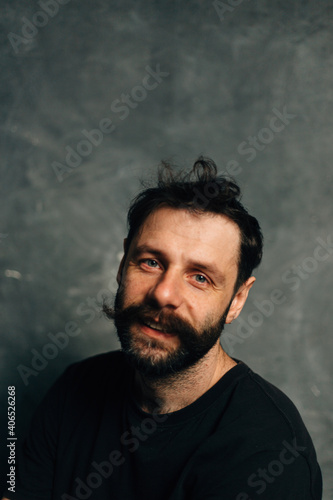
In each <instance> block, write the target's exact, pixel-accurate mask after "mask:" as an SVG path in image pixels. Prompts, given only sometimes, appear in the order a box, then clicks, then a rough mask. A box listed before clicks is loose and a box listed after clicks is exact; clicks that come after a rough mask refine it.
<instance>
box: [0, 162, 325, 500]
mask: <svg viewBox="0 0 333 500" xmlns="http://www.w3.org/2000/svg"><path fill="white" fill-rule="evenodd" d="M216 172H217V169H216V166H215V164H214V163H213V162H212V161H211V160H207V159H204V158H202V157H200V158H199V159H198V160H197V162H196V163H195V165H194V167H193V170H192V172H191V173H190V174H188V175H184V176H181V174H178V175H176V174H173V173H172V170H171V169H170V168H168V167H166V166H165V169H164V171H162V173H161V174H160V177H159V182H158V185H157V186H156V187H155V188H150V189H146V190H145V191H143V192H142V193H141V194H140V195H139V196H138V197H137V198H136V199H135V200H134V202H133V204H132V206H131V208H130V211H129V214H128V222H129V232H128V236H127V238H126V239H125V241H124V257H123V259H122V261H121V264H120V267H119V272H118V277H117V281H118V284H119V289H118V292H117V296H116V299H115V304H114V307H113V308H111V307H108V306H106V305H105V306H104V311H105V312H106V314H107V315H108V316H109V317H111V318H113V319H114V321H115V325H116V328H117V333H118V336H119V339H120V342H121V346H122V350H121V351H116V352H111V353H106V354H102V355H99V356H95V357H93V358H90V359H88V360H85V361H82V362H80V363H77V364H75V365H73V366H71V367H70V368H69V369H68V370H67V371H66V372H65V374H64V375H63V376H62V377H61V378H60V379H59V380H58V382H57V383H56V384H55V385H54V387H53V388H52V389H51V391H50V392H49V394H48V395H47V396H46V398H45V400H44V402H43V404H42V405H41V406H40V408H39V409H38V411H37V414H36V416H35V418H34V420H33V423H32V427H31V431H30V434H29V436H28V438H27V441H26V443H25V446H24V450H23V454H22V459H21V464H20V475H19V478H18V485H17V491H16V493H15V494H11V493H10V492H7V493H6V496H8V498H10V499H11V500H15V499H17V500H39V499H40V500H44V499H45V500H46V499H52V500H53V499H54V500H55V499H57V500H59V499H61V500H73V499H77V500H84V499H88V498H92V499H103V500H104V499H111V498H112V499H133V500H134V499H135V500H140V499H144V500H153V499H154V500H155V499H158V500H213V499H214V500H250V499H252V500H253V499H262V500H264V499H266V500H268V499H269V500H288V499H289V500H320V499H321V489H322V486H321V473H320V469H319V466H318V464H317V460H316V454H315V450H314V448H313V444H312V441H311V438H310V436H309V434H308V432H307V430H306V428H305V426H304V424H303V422H302V420H301V417H300V415H299V413H298V411H297V410H296V408H295V406H294V405H293V403H292V402H291V401H290V400H289V399H288V398H287V397H286V396H285V395H284V394H283V393H281V392H280V391H279V390H278V389H277V388H275V387H274V386H272V385H271V384H269V383H268V382H266V381H265V380H263V379H262V378H261V377H260V376H258V375H256V374H254V373H253V372H252V371H251V370H250V368H248V367H247V366H246V365H245V364H244V363H242V362H241V361H237V360H235V359H232V358H230V357H229V356H228V355H227V354H226V353H225V352H224V351H223V349H222V347H221V345H220V342H219V338H220V334H221V331H222V329H223V326H224V324H225V323H231V322H232V321H233V320H234V319H235V318H237V316H238V315H239V314H240V312H241V310H242V308H243V306H244V303H245V301H246V299H247V296H248V293H249V291H250V288H251V287H252V285H253V283H254V281H255V278H254V277H253V276H252V271H253V269H254V268H256V267H257V266H258V265H259V263H260V260H261V256H262V235H261V232H260V227H259V224H258V222H257V220H256V219H255V218H254V217H252V216H251V215H249V214H248V212H247V211H246V210H245V209H244V207H243V206H242V205H241V203H240V202H239V197H240V190H239V188H238V186H237V185H236V184H235V183H234V182H231V181H229V180H227V179H225V178H223V177H218V176H217V173H216Z"/></svg>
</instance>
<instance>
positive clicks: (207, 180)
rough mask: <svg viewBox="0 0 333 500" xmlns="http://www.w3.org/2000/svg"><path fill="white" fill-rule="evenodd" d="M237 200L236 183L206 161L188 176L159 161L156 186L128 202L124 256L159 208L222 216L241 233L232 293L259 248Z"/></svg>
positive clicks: (254, 227)
mask: <svg viewBox="0 0 333 500" xmlns="http://www.w3.org/2000/svg"><path fill="white" fill-rule="evenodd" d="M240 198H241V191H240V188H239V186H238V185H237V184H236V182H235V181H234V180H231V179H229V178H227V177H225V176H222V175H217V167H216V165H215V163H214V162H213V160H211V159H209V158H204V157H203V156H200V157H199V158H198V159H197V160H196V162H195V163H194V165H193V167H192V170H191V171H190V172H188V173H183V172H179V171H178V172H177V171H175V169H174V168H173V167H172V166H171V165H170V164H169V163H166V162H162V164H161V167H160V168H159V171H158V182H157V185H156V186H155V187H149V188H146V189H144V190H143V191H142V192H140V193H139V194H138V195H137V196H136V197H135V198H134V200H133V201H132V203H131V206H130V209H129V211H128V216H127V222H128V236H127V242H126V247H125V254H127V251H128V249H129V246H130V244H131V241H132V240H133V238H134V236H135V235H136V234H137V232H138V230H139V229H140V227H141V226H142V224H143V223H144V221H145V220H146V218H147V217H148V215H149V214H151V213H152V212H153V211H154V210H156V209H157V208H158V207H160V206H169V207H172V208H176V209H186V210H189V211H190V212H196V213H202V212H208V213H209V212H211V213H215V214H222V215H225V216H226V217H228V218H229V219H230V220H232V221H233V222H235V223H236V224H237V225H238V227H239V229H240V233H241V246H240V252H239V258H238V275H237V280H236V283H235V289H234V290H235V293H236V291H237V290H238V288H239V287H240V286H241V285H242V284H243V283H244V282H245V281H246V280H247V279H248V278H249V277H250V276H251V274H252V271H253V269H255V268H256V267H257V266H258V265H259V264H260V261H261V258H262V247H263V237H262V233H261V230H260V226H259V223H258V221H257V219H256V218H255V217H253V216H252V215H250V214H249V213H248V212H247V210H246V209H245V208H244V207H243V205H242V204H241V203H240V201H239V200H240Z"/></svg>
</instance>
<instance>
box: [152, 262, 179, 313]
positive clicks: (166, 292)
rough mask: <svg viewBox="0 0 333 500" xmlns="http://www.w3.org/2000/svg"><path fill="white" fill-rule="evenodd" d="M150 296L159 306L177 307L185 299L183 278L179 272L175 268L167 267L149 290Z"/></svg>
mask: <svg viewBox="0 0 333 500" xmlns="http://www.w3.org/2000/svg"><path fill="white" fill-rule="evenodd" d="M148 298H149V299H150V301H151V302H153V303H154V305H156V306H158V307H159V308H162V307H170V308H173V309H177V308H178V307H179V306H180V304H181V303H182V300H183V297H182V279H181V276H179V274H178V272H177V271H176V270H175V269H174V270H171V269H167V270H166V271H165V272H164V273H163V274H161V275H160V276H159V277H158V280H157V281H156V283H155V284H154V286H153V287H152V288H151V289H150V290H149V293H148Z"/></svg>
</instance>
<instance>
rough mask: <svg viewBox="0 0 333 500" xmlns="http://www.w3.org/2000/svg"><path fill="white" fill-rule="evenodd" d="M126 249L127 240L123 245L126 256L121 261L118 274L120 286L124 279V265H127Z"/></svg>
mask: <svg viewBox="0 0 333 500" xmlns="http://www.w3.org/2000/svg"><path fill="white" fill-rule="evenodd" d="M126 247H127V238H125V239H124V243H123V248H124V255H123V257H122V259H121V261H120V264H119V268H118V273H117V283H118V285H120V283H121V278H122V274H123V269H124V264H125V259H126V254H127V252H126Z"/></svg>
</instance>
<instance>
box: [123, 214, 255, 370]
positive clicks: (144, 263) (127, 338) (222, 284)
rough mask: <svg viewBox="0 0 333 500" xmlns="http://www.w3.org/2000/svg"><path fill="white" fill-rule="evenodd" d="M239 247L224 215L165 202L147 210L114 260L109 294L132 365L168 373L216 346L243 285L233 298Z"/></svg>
mask: <svg viewBox="0 0 333 500" xmlns="http://www.w3.org/2000/svg"><path fill="white" fill-rule="evenodd" d="M239 247H240V233H239V229H238V226H237V225H236V224H235V223H233V222H232V221H230V220H229V219H228V218H227V217H225V216H222V215H215V214H206V213H205V214H199V215H198V214H192V213H190V212H188V211H187V210H183V209H173V208H170V207H162V208H159V209H157V210H156V211H155V212H153V213H152V214H150V215H149V216H148V218H147V219H146V221H145V222H144V224H143V226H142V228H141V229H140V231H139V232H138V234H137V235H136V236H135V238H134V239H133V240H132V242H131V244H130V247H129V249H128V253H127V256H126V259H123V261H122V263H121V265H120V269H119V273H118V283H119V289H118V293H117V297H116V300H115V324H116V327H117V332H118V336H119V339H120V342H121V345H122V348H123V350H124V351H125V352H126V353H127V355H128V356H129V358H130V360H131V361H132V362H133V363H134V365H135V366H136V368H137V369H139V370H140V371H141V372H142V373H144V374H145V375H147V376H151V377H166V376H170V375H172V374H175V373H178V372H181V371H182V370H184V369H186V368H188V367H189V366H192V365H195V364H196V363H197V362H198V361H199V360H200V359H201V358H203V357H204V356H205V355H206V354H207V353H208V352H209V351H210V350H211V349H214V348H216V347H217V346H218V344H219V337H220V334H221V331H222V329H223V325H224V323H225V322H228V323H229V322H231V321H232V319H234V318H235V317H236V316H237V315H238V314H239V312H240V310H241V308H242V305H243V303H244V302H245V300H246V296H247V292H248V290H247V291H246V293H245V294H244V293H243V295H242V297H240V296H239V295H237V294H236V296H235V297H234V298H233V296H234V286H235V282H236V278H237V273H238V264H237V261H238V255H239ZM253 280H254V279H253ZM251 284H252V283H251ZM250 286H251V285H249V287H250ZM243 296H244V297H243Z"/></svg>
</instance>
